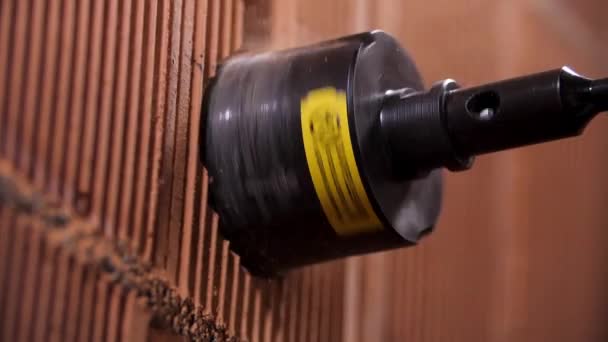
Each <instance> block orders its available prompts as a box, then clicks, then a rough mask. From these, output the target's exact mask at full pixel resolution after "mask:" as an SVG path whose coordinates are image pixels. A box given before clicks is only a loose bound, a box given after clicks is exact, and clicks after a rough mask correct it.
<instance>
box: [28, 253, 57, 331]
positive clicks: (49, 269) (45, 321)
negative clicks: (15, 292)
mask: <svg viewBox="0 0 608 342" xmlns="http://www.w3.org/2000/svg"><path fill="white" fill-rule="evenodd" d="M58 260H59V251H58V250H57V249H56V248H53V247H51V246H50V245H49V244H48V243H47V244H46V247H45V258H44V263H43V266H42V277H41V281H40V284H36V285H37V289H36V290H37V291H39V292H40V299H39V302H38V305H37V310H36V316H35V317H34V320H33V322H34V324H33V328H34V341H45V340H46V339H47V333H48V331H49V330H50V327H49V316H50V315H51V311H52V307H53V306H52V305H53V293H54V292H55V287H56V286H57V277H58V275H57V273H56V270H57V267H58V263H59V261H58Z"/></svg>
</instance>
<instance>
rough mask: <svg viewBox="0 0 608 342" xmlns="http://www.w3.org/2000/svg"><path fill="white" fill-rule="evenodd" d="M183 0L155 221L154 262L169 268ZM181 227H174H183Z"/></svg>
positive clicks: (176, 14)
mask: <svg viewBox="0 0 608 342" xmlns="http://www.w3.org/2000/svg"><path fill="white" fill-rule="evenodd" d="M183 1H184V0H175V1H170V8H169V13H170V19H169V30H170V34H169V46H168V50H167V52H168V59H167V63H168V64H167V85H166V89H165V98H166V108H165V111H164V112H163V116H164V129H163V131H164V135H163V142H162V156H161V165H160V178H161V180H162V182H160V184H159V193H158V212H157V225H156V230H157V231H156V247H155V249H156V253H155V259H154V263H155V264H156V265H157V266H159V267H161V268H165V269H166V268H167V266H168V264H167V262H168V258H169V253H170V249H171V248H172V247H173V246H172V244H171V242H172V241H170V240H169V239H170V237H171V227H170V226H169V225H170V219H171V202H172V201H171V199H172V196H171V195H172V189H173V186H174V182H175V177H173V166H174V163H175V153H176V146H175V138H176V131H175V129H176V125H177V120H178V119H179V116H178V113H177V108H176V107H177V101H178V97H179V95H178V93H177V86H178V84H179V78H180V76H181V75H180V71H181V60H180V57H181V21H182V5H183ZM180 228H181V227H175V229H180ZM173 271H174V269H172V270H171V272H170V274H169V276H170V277H171V278H173V276H174V274H172V272H173Z"/></svg>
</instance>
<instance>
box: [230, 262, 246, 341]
mask: <svg viewBox="0 0 608 342" xmlns="http://www.w3.org/2000/svg"><path fill="white" fill-rule="evenodd" d="M231 259H232V260H231V261H232V274H231V277H232V288H231V290H230V292H231V293H230V317H229V319H228V333H229V334H230V335H232V336H239V330H237V329H238V328H237V319H241V320H242V319H243V310H242V308H243V301H242V299H243V297H244V290H245V289H244V287H243V285H244V284H243V281H244V279H245V278H244V277H243V276H242V275H243V272H242V270H241V269H240V258H239V257H238V256H237V255H235V254H231Z"/></svg>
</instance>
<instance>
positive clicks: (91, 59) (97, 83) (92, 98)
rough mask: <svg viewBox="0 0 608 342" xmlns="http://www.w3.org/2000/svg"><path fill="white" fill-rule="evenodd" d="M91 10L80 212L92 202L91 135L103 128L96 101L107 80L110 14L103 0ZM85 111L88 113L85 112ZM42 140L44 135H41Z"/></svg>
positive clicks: (78, 193)
mask: <svg viewBox="0 0 608 342" xmlns="http://www.w3.org/2000/svg"><path fill="white" fill-rule="evenodd" d="M90 11H91V14H90V18H91V22H90V25H91V28H90V31H89V32H90V45H89V49H88V53H87V72H86V80H87V82H86V87H85V88H86V95H85V96H86V98H85V104H84V113H85V114H83V115H85V118H84V119H83V121H82V122H83V125H82V128H81V130H82V131H81V135H80V137H79V140H80V146H79V151H78V154H79V158H78V166H77V167H78V179H77V187H76V195H75V198H74V207H75V208H76V210H77V211H78V212H79V213H80V214H89V213H90V210H91V206H92V200H93V199H92V193H91V191H92V189H91V182H92V176H91V175H92V174H93V160H94V157H95V151H94V148H95V140H94V138H95V134H96V133H95V132H96V131H97V130H100V129H102V127H101V126H99V122H98V118H99V117H100V113H99V112H98V110H97V108H98V107H97V103H98V101H99V98H100V96H101V95H100V90H101V85H102V83H104V82H107V81H105V77H103V78H102V66H103V67H105V66H106V65H107V62H105V61H103V58H104V54H107V53H108V52H109V51H108V48H107V46H106V44H105V40H106V39H105V36H106V35H107V33H106V30H105V29H106V23H105V21H106V17H108V16H109V15H110V14H109V13H107V6H106V1H92V2H91V6H90ZM108 29H109V27H108ZM102 63H103V64H102ZM87 114H88V116H86V115H87ZM43 127H44V126H43ZM41 140H44V137H41Z"/></svg>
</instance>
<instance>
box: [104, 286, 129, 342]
mask: <svg viewBox="0 0 608 342" xmlns="http://www.w3.org/2000/svg"><path fill="white" fill-rule="evenodd" d="M109 295H110V297H109V301H108V311H107V313H106V314H105V316H106V319H107V323H106V332H105V333H106V338H105V340H106V341H108V342H112V341H118V340H119V337H120V327H121V322H122V320H123V313H124V311H123V308H124V305H123V304H124V292H123V289H122V287H120V286H112V287H111V290H110V294H109Z"/></svg>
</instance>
